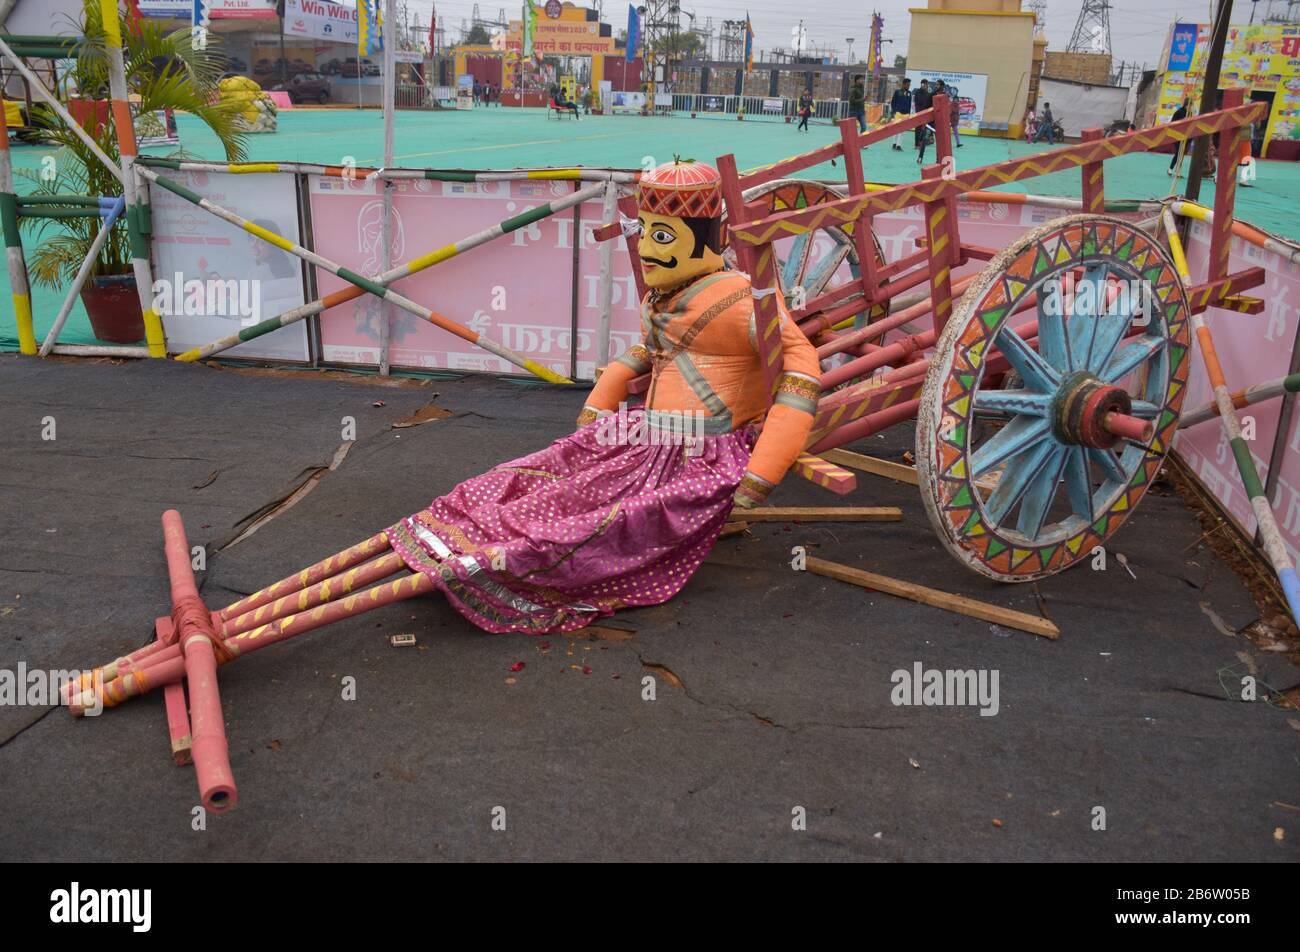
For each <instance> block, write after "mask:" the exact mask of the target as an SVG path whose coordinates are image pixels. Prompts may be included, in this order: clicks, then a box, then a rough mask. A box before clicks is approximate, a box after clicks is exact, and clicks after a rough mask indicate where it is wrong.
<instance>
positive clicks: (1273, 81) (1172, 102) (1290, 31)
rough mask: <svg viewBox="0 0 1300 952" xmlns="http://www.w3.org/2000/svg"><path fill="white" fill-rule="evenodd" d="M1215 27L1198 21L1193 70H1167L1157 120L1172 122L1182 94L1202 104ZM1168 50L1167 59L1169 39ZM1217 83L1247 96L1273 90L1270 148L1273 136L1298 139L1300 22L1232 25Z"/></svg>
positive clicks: (1267, 131) (1266, 140) (1268, 133)
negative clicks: (1208, 57) (1211, 40)
mask: <svg viewBox="0 0 1300 952" xmlns="http://www.w3.org/2000/svg"><path fill="white" fill-rule="evenodd" d="M1183 26H1184V28H1186V26H1185V25H1183ZM1211 30H1212V27H1211V26H1210V25H1209V24H1199V25H1198V26H1197V28H1196V51H1195V53H1194V54H1193V56H1192V67H1191V69H1190V70H1187V71H1185V72H1183V71H1174V72H1166V73H1164V75H1163V77H1162V82H1161V86H1160V100H1159V105H1158V107H1157V112H1156V121H1157V122H1168V121H1169V120H1170V119H1171V118H1172V117H1173V114H1174V110H1175V109H1177V108H1178V107H1179V105H1181V103H1182V101H1183V100H1184V99H1191V101H1192V104H1193V107H1195V106H1196V105H1197V104H1199V102H1200V98H1201V87H1202V83H1203V81H1204V77H1205V60H1206V57H1207V56H1208V55H1209V49H1210V34H1211ZM1165 54H1166V62H1168V56H1169V47H1168V44H1167V45H1166V48H1165ZM1219 88H1220V89H1244V90H1246V98H1247V99H1250V98H1251V93H1255V94H1257V95H1259V96H1262V97H1263V98H1268V95H1267V94H1270V93H1271V94H1272V108H1271V110H1270V111H1269V118H1268V125H1267V127H1266V128H1265V130H1264V143H1265V149H1266V150H1267V148H1268V143H1269V142H1271V141H1273V140H1274V139H1298V140H1300V24H1294V23H1260V24H1253V25H1251V26H1245V25H1243V26H1230V27H1228V41H1227V44H1226V46H1225V48H1224V51H1223V66H1222V68H1221V70H1220V74H1219Z"/></svg>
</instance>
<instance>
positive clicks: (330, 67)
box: [320, 56, 343, 76]
mask: <svg viewBox="0 0 1300 952" xmlns="http://www.w3.org/2000/svg"><path fill="white" fill-rule="evenodd" d="M342 68H343V60H341V59H339V58H338V57H337V56H336V57H334V59H332V60H327V61H326V62H325V63H323V64H322V65H321V67H320V71H321V73H323V74H324V75H326V76H337V75H338V74H339V71H340V70H341V69H342Z"/></svg>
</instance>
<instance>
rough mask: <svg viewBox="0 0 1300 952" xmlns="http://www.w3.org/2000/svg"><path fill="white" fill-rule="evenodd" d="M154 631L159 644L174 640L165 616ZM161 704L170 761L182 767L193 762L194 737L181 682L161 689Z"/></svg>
mask: <svg viewBox="0 0 1300 952" xmlns="http://www.w3.org/2000/svg"><path fill="white" fill-rule="evenodd" d="M154 629H155V630H156V631H157V632H158V643H159V644H162V645H166V644H167V643H169V642H171V641H174V640H175V639H174V638H173V637H172V620H171V619H170V618H168V617H167V616H163V617H162V618H158V619H156V620H155V621H154ZM163 704H164V706H165V707H166V709H167V733H168V734H169V735H170V737H171V743H172V760H173V761H175V762H176V766H178V767H183V766H184V765H185V764H188V763H192V762H193V757H192V756H191V754H190V748H191V747H192V746H193V744H194V737H193V735H192V734H191V733H190V714H189V710H188V709H187V708H186V706H185V685H184V683H183V682H181V681H176V682H174V683H172V684H169V685H167V687H165V688H163Z"/></svg>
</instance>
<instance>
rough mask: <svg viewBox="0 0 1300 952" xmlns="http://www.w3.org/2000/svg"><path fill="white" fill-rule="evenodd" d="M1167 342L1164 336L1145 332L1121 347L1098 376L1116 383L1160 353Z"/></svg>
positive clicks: (1107, 381)
mask: <svg viewBox="0 0 1300 952" xmlns="http://www.w3.org/2000/svg"><path fill="white" fill-rule="evenodd" d="M1165 343H1166V341H1165V339H1164V338H1163V337H1155V336H1154V335H1151V334H1144V335H1143V336H1141V337H1138V338H1136V339H1135V340H1134V341H1133V342H1132V343H1130V344H1125V345H1124V346H1123V347H1121V348H1120V349H1119V351H1118V352H1117V353H1116V354H1115V356H1114V357H1111V358H1110V360H1109V361H1107V362H1106V366H1105V367H1104V368H1103V369H1102V371H1101V372H1100V373H1099V374H1098V375H1097V376H1099V377H1100V378H1101V379H1102V380H1104V381H1105V382H1106V383H1114V382H1115V381H1117V380H1120V379H1122V378H1124V377H1126V376H1128V375H1129V374H1131V373H1132V372H1133V371H1134V370H1136V369H1137V368H1138V367H1140V366H1141V365H1142V364H1143V363H1145V362H1146V361H1148V360H1150V359H1151V358H1152V357H1154V356H1155V355H1156V354H1158V353H1159V352H1160V351H1161V350H1162V349H1164V346H1165Z"/></svg>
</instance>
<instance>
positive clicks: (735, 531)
mask: <svg viewBox="0 0 1300 952" xmlns="http://www.w3.org/2000/svg"><path fill="white" fill-rule="evenodd" d="M748 528H749V523H748V522H728V523H727V524H726V525H724V526H723V527H722V532H721V533H719V535H718V538H719V539H729V538H731V536H734V535H740V534H741V533H742V532H744V531H745V530H746V529H748Z"/></svg>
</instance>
